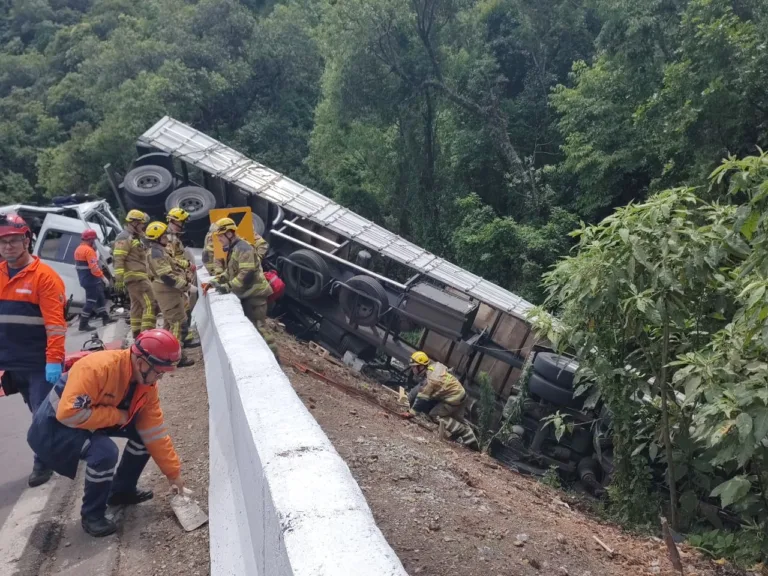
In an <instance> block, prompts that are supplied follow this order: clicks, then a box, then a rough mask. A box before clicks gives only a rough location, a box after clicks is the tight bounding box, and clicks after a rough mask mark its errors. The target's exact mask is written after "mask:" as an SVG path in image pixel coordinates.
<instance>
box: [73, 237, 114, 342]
mask: <svg viewBox="0 0 768 576" xmlns="http://www.w3.org/2000/svg"><path fill="white" fill-rule="evenodd" d="M80 240H81V242H80V246H78V247H77V249H76V250H75V268H76V269H77V278H78V280H80V286H82V288H83V290H85V306H83V310H82V312H81V313H80V328H79V329H80V332H91V331H93V330H96V327H95V326H91V325H90V324H88V320H90V318H91V316H93V315H94V314H96V316H98V317H99V318H101V321H102V323H103V324H104V326H106V325H107V324H111V323H112V322H114V321H115V320H114V319H112V318H110V317H109V314H108V313H107V298H106V296H105V295H104V273H103V272H102V271H101V268H99V257H98V255H97V254H96V250H95V249H94V245H95V244H96V231H95V230H85V231H84V232H83V233H82V235H81V236H80Z"/></svg>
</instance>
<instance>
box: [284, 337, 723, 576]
mask: <svg viewBox="0 0 768 576" xmlns="http://www.w3.org/2000/svg"><path fill="white" fill-rule="evenodd" d="M278 340H279V344H280V347H281V356H282V357H283V358H284V365H285V366H286V368H285V370H286V374H287V375H288V377H289V378H290V380H291V382H292V384H293V386H294V388H295V390H296V392H297V393H298V395H299V396H300V397H301V399H302V400H303V401H304V403H305V404H306V405H307V407H308V408H309V409H310V411H311V412H312V414H313V415H314V416H315V418H316V419H317V421H318V422H319V424H320V426H321V427H322V428H323V429H324V430H325V432H326V434H327V435H328V437H329V438H330V439H331V441H332V442H333V444H334V446H335V447H336V449H337V450H338V452H339V454H340V455H341V456H342V458H343V459H344V460H345V461H346V462H347V464H348V465H349V467H350V469H351V471H352V474H353V476H354V477H355V479H356V480H357V481H358V483H359V485H360V487H361V489H362V490H363V492H364V493H365V496H366V498H367V499H368V503H369V505H370V507H371V509H372V511H373V514H374V516H375V517H376V521H377V522H378V525H379V527H380V528H381V530H382V532H383V533H384V535H385V537H386V538H387V540H388V541H389V543H390V544H391V545H392V547H393V548H394V550H395V552H396V553H397V554H398V556H399V557H400V559H401V560H402V562H403V564H404V566H405V568H406V570H407V571H408V572H409V574H412V575H416V574H418V575H420V576H447V575H450V574H454V573H455V574H459V575H462V576H501V575H503V576H529V575H530V576H532V575H538V574H547V575H559V576H566V575H570V576H598V575H624V574H632V575H634V574H638V575H640V574H663V575H666V574H668V575H672V574H677V572H675V571H674V570H673V568H672V565H671V563H670V562H669V561H668V560H667V556H666V549H665V547H664V544H663V543H662V542H661V540H658V539H653V538H647V537H639V536H636V535H631V534H628V533H626V532H624V531H622V530H621V529H619V528H617V527H615V526H611V525H607V524H604V523H601V522H598V521H597V520H595V519H593V518H590V517H588V516H586V515H584V514H583V513H581V512H579V511H577V510H575V509H573V508H572V507H571V506H569V505H568V504H567V503H566V502H564V499H567V496H566V495H565V494H564V493H562V492H560V491H557V490H553V489H551V488H548V487H546V486H544V485H542V484H541V483H539V482H537V481H536V480H534V479H530V478H526V477H523V476H521V475H519V474H517V473H515V472H512V471H510V470H508V469H506V468H502V467H500V466H499V465H498V464H497V463H496V461H495V460H493V459H491V458H489V457H486V456H482V455H480V454H478V453H476V452H471V451H469V450H466V449H464V448H461V447H459V446H457V445H455V444H453V443H449V442H445V441H441V440H439V439H438V437H437V433H436V432H434V431H430V430H425V429H424V428H422V427H420V426H418V425H417V424H416V423H413V422H412V421H405V420H402V419H400V418H398V417H397V416H393V415H392V414H391V413H389V412H387V411H385V410H384V409H382V408H380V407H377V406H373V405H371V404H370V403H369V402H366V401H365V400H364V399H363V398H360V397H354V396H350V395H348V394H346V393H345V392H342V391H340V390H338V389H337V388H335V387H333V386H332V385H329V384H328V383H325V382H323V381H322V380H320V379H318V378H317V377H315V376H312V375H309V374H307V373H303V372H302V371H301V368H300V367H301V366H306V367H308V368H310V369H313V370H315V371H317V372H320V373H322V375H324V376H326V377H329V378H331V379H333V380H334V381H336V382H338V383H341V384H345V385H347V386H350V387H353V388H354V389H355V390H357V391H358V392H363V393H364V394H365V395H367V396H368V397H370V398H371V399H375V401H377V402H379V403H381V404H383V405H385V406H387V407H389V408H397V404H396V400H397V398H396V396H394V395H393V394H391V393H390V392H389V391H384V390H383V389H382V387H380V386H378V385H377V384H375V383H372V382H370V381H368V380H367V379H365V378H363V377H360V376H359V375H357V374H354V373H352V372H350V371H348V370H347V369H346V368H342V367H339V366H337V365H335V364H333V363H331V362H329V361H327V360H324V359H322V358H320V357H318V356H317V355H316V354H315V353H314V352H311V351H310V350H309V349H308V348H307V347H305V346H304V345H302V344H300V343H297V342H296V341H295V340H293V339H292V338H290V337H289V336H286V335H284V334H281V335H280V336H279V338H278ZM398 409H399V410H400V411H402V410H403V409H402V407H400V408H398ZM593 536H596V537H597V538H599V539H600V540H601V541H602V542H603V543H605V544H606V545H607V546H608V547H610V548H611V549H613V550H614V552H615V553H614V554H613V555H612V556H611V555H610V554H609V553H608V552H606V551H605V550H604V549H603V548H602V547H601V546H600V545H599V544H598V543H597V542H596V541H595V540H594V538H593ZM681 555H682V557H683V563H684V567H685V570H684V572H685V574H688V575H694V574H695V575H698V576H705V575H710V574H725V573H727V572H724V571H723V569H722V568H720V567H719V566H717V565H715V564H714V563H712V562H710V561H709V560H707V559H705V558H702V557H701V556H699V555H698V554H696V553H694V552H692V551H691V550H688V549H686V548H685V547H683V549H682V550H681Z"/></svg>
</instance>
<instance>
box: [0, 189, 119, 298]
mask: <svg viewBox="0 0 768 576" xmlns="http://www.w3.org/2000/svg"><path fill="white" fill-rule="evenodd" d="M11 213H12V214H18V215H19V216H21V217H22V218H24V220H25V221H26V222H27V224H28V225H29V227H30V229H31V231H32V253H33V254H34V255H35V256H39V257H40V259H41V260H43V261H44V262H45V263H46V264H48V265H49V266H50V267H51V268H53V269H54V270H55V271H56V272H57V273H58V274H59V276H61V279H62V280H63V281H64V287H65V289H66V292H67V298H71V302H70V311H71V312H76V311H77V310H79V309H81V308H82V307H83V306H84V305H85V291H84V290H83V289H82V288H81V287H80V281H79V280H78V276H77V270H76V268H75V257H74V255H75V249H76V248H77V246H78V245H79V244H80V235H81V234H82V233H83V231H85V230H87V229H89V228H90V229H93V230H95V231H96V236H97V240H96V251H97V253H98V255H99V264H100V266H101V269H102V271H103V272H104V276H105V282H106V283H108V282H109V281H111V279H112V278H113V277H114V268H113V265H112V251H111V249H110V248H109V246H110V245H111V244H112V243H113V242H114V240H115V238H116V237H117V235H118V234H119V233H120V230H121V226H120V221H119V220H118V219H117V218H116V217H115V215H114V214H113V213H112V211H111V209H110V208H109V205H108V204H107V202H106V201H105V200H96V201H91V202H81V203H77V204H70V205H66V206H29V205H24V204H14V205H10V206H1V207H0V214H11Z"/></svg>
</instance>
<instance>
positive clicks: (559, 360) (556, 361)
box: [533, 352, 579, 390]
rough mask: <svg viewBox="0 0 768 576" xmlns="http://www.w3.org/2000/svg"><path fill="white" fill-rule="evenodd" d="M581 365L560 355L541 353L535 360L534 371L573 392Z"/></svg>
mask: <svg viewBox="0 0 768 576" xmlns="http://www.w3.org/2000/svg"><path fill="white" fill-rule="evenodd" d="M578 367H579V365H578V364H577V363H576V362H574V361H573V360H571V359H570V358H567V357H566V356H561V355H559V354H552V353H551V352H539V353H538V354H536V357H535V358H534V359H533V371H534V372H536V373H537V374H539V375H540V376H543V377H544V379H546V380H549V381H550V382H551V383H553V384H554V385H555V386H559V387H560V388H563V389H564V390H573V378H574V376H575V375H576V369H577V368H578Z"/></svg>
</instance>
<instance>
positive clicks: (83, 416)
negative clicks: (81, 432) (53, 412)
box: [60, 408, 93, 428]
mask: <svg viewBox="0 0 768 576" xmlns="http://www.w3.org/2000/svg"><path fill="white" fill-rule="evenodd" d="M92 414H93V410H92V409H91V408H84V409H82V410H80V411H79V412H77V413H76V414H75V415H74V416H70V417H69V418H64V420H61V421H60V422H61V423H62V424H64V426H69V427H70V428H76V427H77V424H83V423H84V422H87V421H88V419H89V418H90V417H91V415H92Z"/></svg>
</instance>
